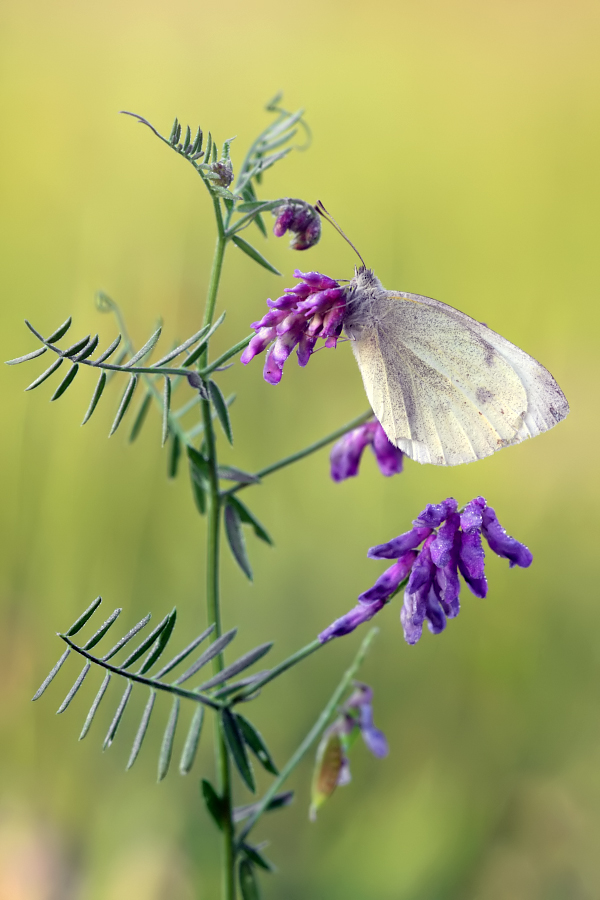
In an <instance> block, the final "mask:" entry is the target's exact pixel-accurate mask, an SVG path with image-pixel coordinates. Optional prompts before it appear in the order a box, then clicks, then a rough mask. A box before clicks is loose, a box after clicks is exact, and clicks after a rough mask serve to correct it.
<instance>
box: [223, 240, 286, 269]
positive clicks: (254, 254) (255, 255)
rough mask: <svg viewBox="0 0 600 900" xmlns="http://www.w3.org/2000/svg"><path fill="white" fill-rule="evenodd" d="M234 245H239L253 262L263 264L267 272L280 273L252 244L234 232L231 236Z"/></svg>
mask: <svg viewBox="0 0 600 900" xmlns="http://www.w3.org/2000/svg"><path fill="white" fill-rule="evenodd" d="M231 240H232V241H233V243H234V244H235V245H236V247H239V248H240V250H243V251H244V253H245V254H246V255H247V256H249V257H250V259H253V260H254V262H257V263H258V264H259V265H261V266H263V267H264V268H265V269H267V270H268V271H269V272H273V274H274V275H281V272H280V271H279V270H278V269H276V268H275V266H273V265H271V263H270V262H269V261H268V259H265V258H264V256H263V255H262V254H261V253H259V252H258V250H256V249H255V248H254V247H253V246H252V244H249V243H248V241H245V240H244V239H243V238H241V237H239V235H237V234H234V235H233V237H232V238H231Z"/></svg>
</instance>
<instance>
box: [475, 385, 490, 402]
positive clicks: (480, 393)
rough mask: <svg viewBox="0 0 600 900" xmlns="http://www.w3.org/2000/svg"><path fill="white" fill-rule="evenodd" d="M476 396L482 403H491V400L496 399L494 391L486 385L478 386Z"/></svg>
mask: <svg viewBox="0 0 600 900" xmlns="http://www.w3.org/2000/svg"><path fill="white" fill-rule="evenodd" d="M475 396H476V397H477V399H478V401H479V402H480V403H489V401H490V400H493V399H494V395H493V393H492V392H491V391H489V390H488V389H487V388H484V387H478V388H477V390H476V392H475Z"/></svg>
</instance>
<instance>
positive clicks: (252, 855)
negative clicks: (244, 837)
mask: <svg viewBox="0 0 600 900" xmlns="http://www.w3.org/2000/svg"><path fill="white" fill-rule="evenodd" d="M241 849H242V852H243V853H245V854H246V856H247V858H248V859H249V860H250V861H251V862H253V863H254V864H255V865H257V866H260V867H261V869H265V870H266V871H267V872H273V871H274V869H275V866H274V865H273V863H271V862H269V860H268V859H267V858H266V857H264V856H263V855H262V853H261V852H260V851H259V849H258V847H253V846H252V844H247V843H246V842H245V841H244V843H243V844H242V848H241Z"/></svg>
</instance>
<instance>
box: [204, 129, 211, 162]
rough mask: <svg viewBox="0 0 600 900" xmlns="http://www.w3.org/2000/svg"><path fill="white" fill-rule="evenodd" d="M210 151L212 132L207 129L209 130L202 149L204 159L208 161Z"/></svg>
mask: <svg viewBox="0 0 600 900" xmlns="http://www.w3.org/2000/svg"><path fill="white" fill-rule="evenodd" d="M211 153H212V134H211V133H210V131H209V132H208V137H207V138H206V148H205V151H204V159H205V160H206V161H207V162H210V156H211Z"/></svg>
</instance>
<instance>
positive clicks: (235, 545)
mask: <svg viewBox="0 0 600 900" xmlns="http://www.w3.org/2000/svg"><path fill="white" fill-rule="evenodd" d="M225 534H226V535H227V542H228V543H229V547H230V549H231V552H232V554H233V558H234V559H235V561H236V562H237V564H238V566H239V567H240V569H241V570H242V572H243V573H244V575H245V576H246V578H248V579H249V580H250V581H252V567H251V566H250V560H249V559H248V554H247V552H246V540H245V538H244V533H243V531H242V522H241V519H240V514H239V513H238V511H237V509H236V508H235V506H234V505H233V504H232V503H229V500H228V501H227V504H226V506H225Z"/></svg>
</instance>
